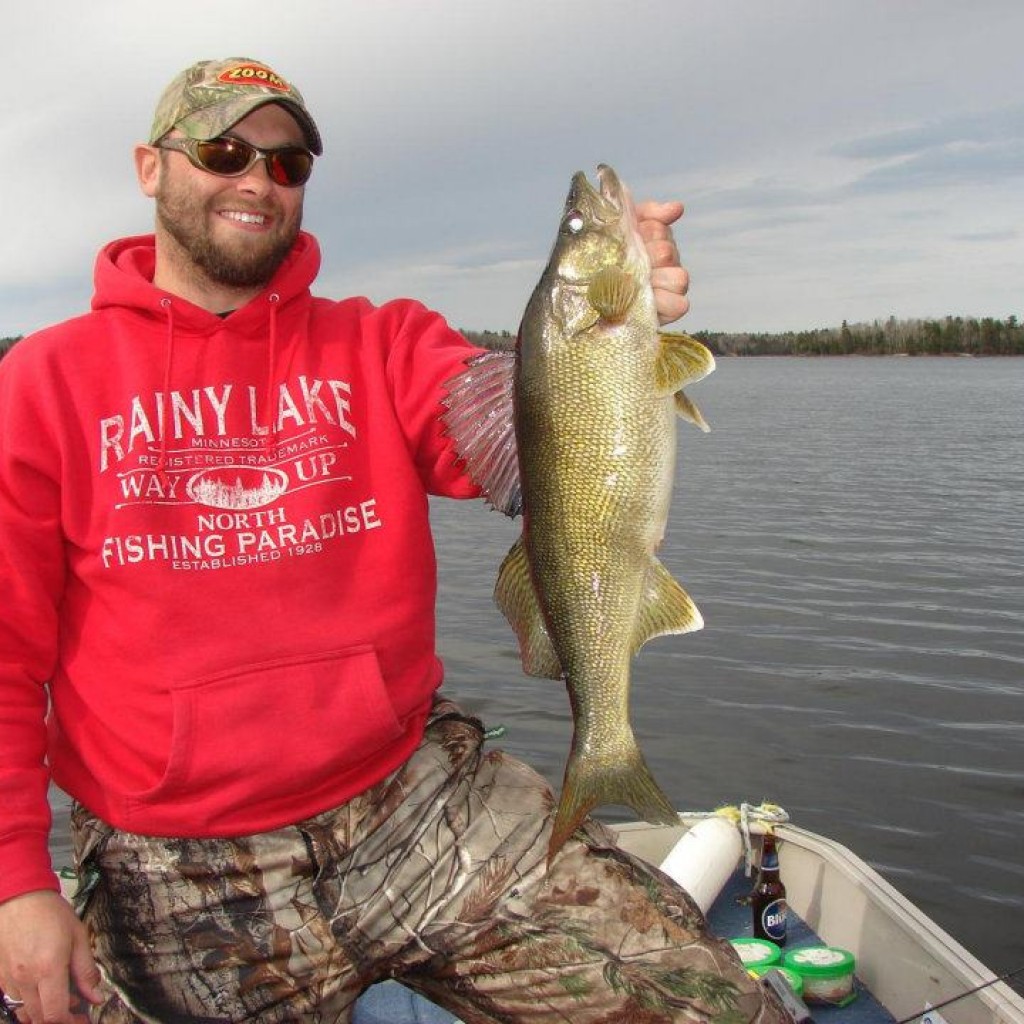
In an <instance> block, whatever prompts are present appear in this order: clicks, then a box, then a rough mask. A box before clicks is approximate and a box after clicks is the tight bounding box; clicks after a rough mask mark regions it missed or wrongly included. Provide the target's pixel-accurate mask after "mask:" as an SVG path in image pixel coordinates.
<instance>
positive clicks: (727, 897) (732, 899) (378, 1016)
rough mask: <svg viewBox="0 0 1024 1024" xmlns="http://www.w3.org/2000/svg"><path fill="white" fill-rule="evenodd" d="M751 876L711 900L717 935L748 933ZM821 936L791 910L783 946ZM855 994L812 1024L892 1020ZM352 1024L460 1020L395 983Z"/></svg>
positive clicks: (377, 993)
mask: <svg viewBox="0 0 1024 1024" xmlns="http://www.w3.org/2000/svg"><path fill="white" fill-rule="evenodd" d="M750 887H751V880H750V879H749V878H746V877H744V875H743V872H742V871H737V872H735V874H734V875H733V876H732V878H731V879H730V880H729V882H728V883H727V884H726V886H725V888H724V889H723V890H722V892H721V893H720V894H719V896H718V899H717V900H715V903H714V905H713V906H712V908H711V912H710V914H709V915H708V921H709V922H710V924H711V928H712V930H713V931H714V933H715V934H716V935H720V936H721V937H722V938H726V939H737V938H741V937H744V936H750V935H751V934H752V930H753V929H752V927H751V920H750V908H749V907H748V906H746V905H745V904H742V903H740V902H739V901H740V900H741V899H742V898H743V896H744V895H745V894H746V893H747V892H749V891H750ZM820 942H821V940H820V939H819V938H818V936H817V935H815V933H814V932H813V931H811V929H810V928H809V927H808V926H807V925H806V924H805V923H804V922H803V921H802V920H801V919H799V918H797V917H795V915H793V914H790V919H789V932H788V941H787V943H786V948H787V949H797V948H799V947H801V946H816V945H819V944H820ZM854 985H855V991H856V993H857V998H856V999H855V1000H854V1001H853V1002H852V1003H850V1004H849V1005H847V1006H842V1007H839V1006H819V1005H815V1006H810V1007H808V1009H809V1011H810V1013H811V1015H812V1017H813V1018H814V1021H815V1022H816V1024H894V1018H893V1017H892V1015H891V1014H890V1013H889V1012H888V1011H887V1010H886V1009H885V1007H883V1006H882V1005H881V1003H879V1002H878V1000H877V999H875V997H874V996H873V995H871V993H870V992H869V991H868V990H867V989H866V988H865V987H864V986H863V985H862V984H861V982H860V980H859V979H855V981H854ZM353 1020H354V1024H456V1022H457V1021H458V1018H456V1017H453V1016H452V1015H451V1014H450V1013H448V1012H447V1011H446V1010H442V1009H441V1008H440V1007H438V1006H435V1005H434V1004H433V1003H430V1002H427V1000H426V999H423V998H422V997H420V996H418V995H416V994H415V993H413V992H412V991H410V990H409V989H407V988H405V987H404V986H402V985H400V984H398V982H395V981H386V982H382V983H381V984H379V985H374V986H373V987H372V988H370V989H368V990H367V992H366V993H364V995H363V996H362V998H361V999H360V1000H359V1002H358V1003H357V1004H356V1010H355V1016H354V1018H353Z"/></svg>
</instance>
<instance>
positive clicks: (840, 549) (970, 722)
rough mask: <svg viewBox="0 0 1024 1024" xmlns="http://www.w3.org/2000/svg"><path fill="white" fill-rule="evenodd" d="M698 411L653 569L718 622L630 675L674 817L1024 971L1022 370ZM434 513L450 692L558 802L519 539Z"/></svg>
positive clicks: (711, 404)
mask: <svg viewBox="0 0 1024 1024" xmlns="http://www.w3.org/2000/svg"><path fill="white" fill-rule="evenodd" d="M690 394H691V397H693V398H694V399H695V400H696V401H697V402H698V404H699V405H700V406H701V409H702V410H703V412H704V414H705V416H706V417H707V419H708V421H709V422H710V424H711V427H712V433H710V434H708V435H703V434H701V433H700V432H698V431H697V430H695V429H693V428H691V427H689V426H688V425H685V424H682V425H681V426H680V457H679V467H678V477H677V481H676V489H675V494H674V499H673V507H672V515H671V520H670V523H669V527H668V532H667V537H666V540H665V543H664V545H663V547H662V551H661V558H662V561H663V562H664V563H665V564H666V566H667V567H668V568H669V569H670V571H671V572H672V573H673V575H675V576H676V578H677V579H678V580H679V581H680V582H681V583H682V584H683V586H684V587H685V588H686V589H687V590H688V592H689V593H690V594H691V596H692V597H693V598H694V600H695V601H696V602H697V604H698V606H699V607H700V608H701V611H702V613H703V614H704V618H705V620H706V623H707V624H706V627H705V629H704V630H703V631H701V632H700V633H696V634H690V635H686V636H674V637H661V638H658V639H655V640H652V641H651V642H650V643H649V644H648V645H647V646H646V647H645V648H644V649H643V650H642V651H641V653H640V655H639V656H638V657H637V659H636V661H635V663H634V675H633V720H634V724H635V728H636V731H637V734H638V736H639V737H640V741H641V745H642V747H643V749H644V752H645V754H646V756H647V759H648V761H649V762H650V763H651V766H652V768H653V770H654V774H655V775H656V777H657V778H658V779H659V781H660V782H661V784H662V786H663V788H664V789H665V790H666V792H667V793H668V795H669V796H670V797H671V798H672V800H673V802H674V803H675V804H676V805H677V806H678V807H680V808H681V809H694V810H697V809H711V808H713V807H715V806H718V805H720V804H727V803H739V802H741V801H743V800H747V801H750V802H754V803H757V802H760V801H761V800H762V799H767V800H770V801H772V802H775V803H778V804H781V805H782V806H783V807H785V808H786V810H787V811H788V812H789V814H790V816H791V818H792V819H793V821H794V822H795V823H796V824H799V825H802V826H804V827H806V828H809V829H812V830H814V831H817V832H823V833H826V834H828V835H829V836H831V837H832V838H834V839H837V840H838V841H840V842H842V843H844V844H846V845H847V846H850V847H851V848H852V849H853V850H854V851H855V852H857V853H858V854H859V855H860V856H862V857H864V858H865V859H866V860H867V861H868V862H869V863H870V864H872V865H873V866H874V867H875V868H876V869H877V870H878V871H879V872H881V874H883V875H884V876H885V877H886V878H887V879H889V881H890V882H892V884H893V885H895V886H896V888H898V889H900V890H901V891H902V892H904V893H905V894H906V895H907V896H908V897H909V898H910V899H911V900H913V901H914V902H915V903H916V904H917V905H918V906H920V907H921V909H922V910H924V912H925V913H927V914H928V915H930V916H931V917H932V918H934V919H935V920H936V921H937V922H939V924H941V925H942V926H943V927H944V928H945V929H946V930H947V931H949V932H950V933H951V934H952V935H953V936H955V937H956V938H957V939H958V940H959V941H960V942H962V943H963V944H964V945H965V946H966V947H967V948H968V949H969V950H971V951H972V952H973V953H975V954H976V955H977V956H978V957H980V958H981V959H982V960H984V961H985V962H986V963H987V964H988V965H989V966H990V967H992V968H993V969H994V970H996V971H997V972H998V971H1005V970H1010V969H1012V968H1016V967H1019V966H1021V965H1022V964H1024V853H1022V851H1024V359H1003V360H998V359H859V358H850V359H820V360H814V359H797V358H747V359H723V360H720V361H719V366H718V369H717V371H716V372H715V373H714V374H713V375H712V376H711V377H709V378H708V379H707V380H706V381H703V382H702V383H700V384H699V385H696V386H695V387H693V388H692V389H691V391H690ZM432 509H433V511H432V515H433V519H434V524H435V533H436V537H437V546H438V557H439V561H440V597H439V610H438V631H439V638H440V640H439V642H440V646H441V651H442V655H443V657H444V659H445V662H446V665H447V682H446V690H447V692H448V693H449V694H450V695H452V696H453V697H455V698H457V699H458V700H459V701H460V702H461V703H462V704H463V705H464V706H465V707H466V708H467V709H470V710H473V711H475V712H477V713H479V714H480V715H482V716H483V718H484V719H485V720H486V721H487V723H488V724H489V725H497V724H503V725H505V726H506V727H507V729H508V732H507V735H506V737H505V739H504V740H503V741H502V742H503V744H504V746H505V747H506V748H507V749H510V750H512V751H513V752H515V753H516V754H518V755H520V756H522V757H524V758H525V759H526V760H528V761H529V762H530V763H532V764H533V765H534V766H535V767H537V768H538V769H539V770H540V771H542V772H543V773H544V774H545V775H546V776H547V777H548V778H550V779H551V780H552V782H554V783H555V784H556V785H558V784H560V782H561V774H562V768H563V763H564V757H565V754H566V752H567V750H568V745H569V737H570V732H571V725H570V722H569V717H568V716H569V709H568V701H567V698H566V695H565V691H564V688H563V687H562V686H561V685H560V684H558V683H554V682H550V681H545V680H538V679H531V678H528V677H526V676H524V675H523V674H522V672H521V670H520V668H519V662H518V655H517V653H516V650H515V646H514V641H513V638H512V634H511V631H510V630H509V628H508V626H507V624H506V623H505V621H504V619H503V618H502V617H501V615H500V613H499V612H498V611H497V610H496V609H495V607H494V605H493V603H492V599H491V589H492V586H493V579H494V574H495V571H496V569H497V565H498V563H499V562H500V559H501V558H502V556H503V555H504V553H505V551H506V549H507V547H508V546H509V545H510V544H511V542H512V541H513V539H514V538H515V536H516V535H517V534H518V524H515V523H512V522H510V521H508V520H506V519H505V518H504V517H502V516H500V515H499V514H498V513H496V512H491V511H488V510H487V509H486V508H485V507H484V506H483V505H482V504H481V503H478V502H470V503H458V502H450V501H438V502H436V503H435V504H434V505H433V506H432ZM62 803H63V801H60V800H58V801H57V811H58V817H59V818H62V817H63V813H64V812H63V808H62V806H61V805H62ZM631 816H632V815H631V813H630V812H628V811H624V812H623V813H622V814H621V815H618V817H619V818H628V817H631ZM610 817H613V818H614V817H616V815H615V814H614V812H613V814H612V815H610ZM61 831H62V829H61V828H60V825H58V828H57V830H56V832H57V834H58V835H59V834H60V833H61ZM56 849H57V854H58V857H60V858H62V859H66V853H65V849H66V848H64V847H62V846H61V845H60V843H59V842H58V844H57V848H56Z"/></svg>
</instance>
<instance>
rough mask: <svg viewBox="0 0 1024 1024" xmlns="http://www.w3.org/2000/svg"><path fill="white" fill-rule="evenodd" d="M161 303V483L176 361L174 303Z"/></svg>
mask: <svg viewBox="0 0 1024 1024" xmlns="http://www.w3.org/2000/svg"><path fill="white" fill-rule="evenodd" d="M160 305H161V307H162V308H163V310H164V312H165V313H166V314H167V358H166V359H165V360H164V386H163V390H162V391H161V392H160V457H159V458H158V459H157V462H156V471H157V475H158V476H159V477H160V481H161V483H166V482H167V427H168V420H169V419H170V408H169V403H170V397H171V366H172V364H173V362H174V303H173V302H172V301H171V300H170V299H169V298H167V297H166V296H165V297H164V298H162V299H161V300H160Z"/></svg>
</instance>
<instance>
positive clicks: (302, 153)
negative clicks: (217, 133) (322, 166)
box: [156, 135, 313, 188]
mask: <svg viewBox="0 0 1024 1024" xmlns="http://www.w3.org/2000/svg"><path fill="white" fill-rule="evenodd" d="M156 147H157V149H173V150H176V151H177V152H179V153H184V154H185V156H187V157H188V158H189V160H190V161H191V163H192V166H193V167H198V168H199V169H200V170H201V171H209V172H210V174H217V175H220V176H221V177H222V178H237V177H240V176H241V175H243V174H245V173H246V172H247V171H249V169H250V168H251V167H252V166H253V164H255V163H256V161H257V160H264V161H265V162H266V165H267V173H268V174H269V175H270V178H271V181H274V182H276V183H277V184H278V185H284V186H286V187H287V188H297V187H298V186H299V185H304V184H305V183H306V182H307V181H308V180H309V176H310V175H311V174H312V173H313V154H312V153H310V151H309V150H308V149H303V148H302V146H278V147H277V148H276V149H257V148H256V147H255V146H253V145H250V144H249V143H248V142H243V141H242V140H241V139H233V138H230V137H229V136H227V135H222V136H221V137H220V138H218V139H208V140H205V141H203V140H200V139H177V138H172V139H161V140H160V141H159V142H158V143H156Z"/></svg>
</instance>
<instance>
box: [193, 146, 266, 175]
mask: <svg viewBox="0 0 1024 1024" xmlns="http://www.w3.org/2000/svg"><path fill="white" fill-rule="evenodd" d="M196 153H197V154H198V156H199V160H200V162H201V163H202V165H203V166H204V167H205V168H206V169H207V170H208V171H210V172H211V173H213V174H226V175H235V174H241V173H242V172H243V171H245V169H246V168H247V167H248V166H249V164H250V163H251V162H252V157H253V151H252V148H251V147H249V146H247V145H246V144H245V143H244V142H240V141H238V140H236V139H211V140H210V141H209V142H200V143H198V144H197V145H196Z"/></svg>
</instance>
